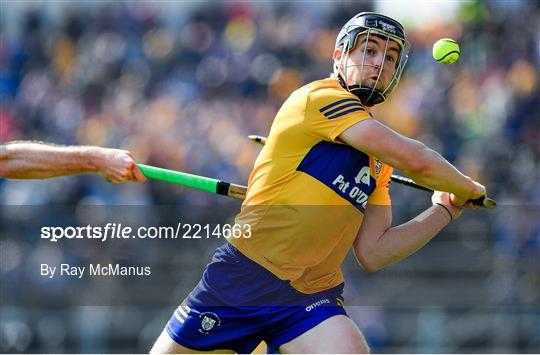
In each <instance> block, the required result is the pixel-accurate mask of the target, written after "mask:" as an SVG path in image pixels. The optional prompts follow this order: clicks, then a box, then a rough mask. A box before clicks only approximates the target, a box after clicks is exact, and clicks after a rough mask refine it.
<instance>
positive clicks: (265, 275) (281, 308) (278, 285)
mask: <svg viewBox="0 0 540 355" xmlns="http://www.w3.org/2000/svg"><path fill="white" fill-rule="evenodd" d="M343 286H344V285H343V284H341V285H339V286H336V287H334V288H331V289H329V290H325V291H323V292H319V293H315V294H304V293H301V292H299V291H297V290H296V289H294V288H293V287H292V286H291V285H290V284H289V282H288V281H283V280H280V279H279V278H277V277H276V276H275V275H274V274H272V273H271V272H269V271H268V270H266V269H265V268H264V267H262V266H260V265H259V264H257V263H255V262H254V261H252V260H250V259H249V258H247V257H246V256H244V255H243V254H242V253H240V251H238V250H237V249H236V248H234V247H233V246H232V245H231V244H229V243H226V244H225V245H222V246H220V247H219V248H217V249H216V251H215V253H214V256H213V258H212V261H211V262H210V263H209V264H208V265H207V266H206V269H205V270H204V274H203V276H202V279H201V281H200V282H199V284H198V285H197V287H195V289H194V290H193V291H192V292H191V293H190V295H189V296H188V297H187V298H186V299H185V300H184V302H182V304H180V306H179V307H178V308H177V309H176V310H175V312H174V314H173V316H172V317H171V319H170V320H169V322H168V323H167V327H166V330H167V333H168V334H169V336H170V337H171V338H172V339H173V340H174V341H176V342H177V343H178V344H181V345H183V346H185V347H188V348H190V349H193V350H202V351H204V350H216V349H227V350H234V351H236V352H238V353H244V354H245V353H250V352H252V351H253V350H254V349H255V348H256V347H257V345H258V344H259V343H260V342H261V341H263V340H264V341H265V342H266V343H267V345H268V352H269V353H271V352H275V351H277V349H278V348H279V346H281V345H283V344H285V343H287V342H289V341H291V340H293V339H294V338H296V337H298V336H299V335H301V334H302V333H304V332H306V331H307V330H309V329H311V328H313V327H315V326H316V325H317V324H319V323H321V322H322V321H324V320H325V319H328V318H330V317H333V316H335V315H340V314H343V315H347V314H346V312H345V309H344V308H343V297H342V292H343Z"/></svg>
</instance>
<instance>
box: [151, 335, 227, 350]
mask: <svg viewBox="0 0 540 355" xmlns="http://www.w3.org/2000/svg"><path fill="white" fill-rule="evenodd" d="M202 353H214V354H234V353H235V352H234V351H232V350H214V351H197V350H192V349H189V348H186V347H185V346H182V345H180V344H178V343H177V342H175V341H174V340H172V339H171V337H170V336H169V334H168V333H167V331H165V330H164V331H162V332H161V334H160V335H159V337H158V338H157V340H156V342H155V343H154V346H152V349H151V350H150V354H202Z"/></svg>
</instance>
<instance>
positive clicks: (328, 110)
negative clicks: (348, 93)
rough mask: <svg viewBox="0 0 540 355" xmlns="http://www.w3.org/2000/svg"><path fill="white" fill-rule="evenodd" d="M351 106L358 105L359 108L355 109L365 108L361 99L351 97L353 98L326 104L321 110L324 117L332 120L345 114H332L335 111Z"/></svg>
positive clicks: (361, 109)
mask: <svg viewBox="0 0 540 355" xmlns="http://www.w3.org/2000/svg"><path fill="white" fill-rule="evenodd" d="M348 102H349V103H348ZM346 103H348V104H346ZM351 106H355V107H357V109H355V110H354V111H363V110H364V108H363V107H362V104H361V103H360V101H359V100H358V99H352V98H351V99H342V100H338V101H336V102H333V103H331V104H329V105H326V106H324V107H323V108H321V109H320V110H319V111H320V112H321V113H322V114H323V115H324V117H326V118H328V119H330V120H331V119H333V118H337V117H340V116H343V115H341V114H338V115H334V116H332V115H333V114H334V113H336V112H338V111H341V110H343V109H345V108H347V107H351ZM354 111H350V112H354ZM350 112H348V113H350Z"/></svg>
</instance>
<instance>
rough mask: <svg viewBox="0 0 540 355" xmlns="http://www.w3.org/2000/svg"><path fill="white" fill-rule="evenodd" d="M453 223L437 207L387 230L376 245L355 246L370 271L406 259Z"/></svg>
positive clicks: (441, 208)
mask: <svg viewBox="0 0 540 355" xmlns="http://www.w3.org/2000/svg"><path fill="white" fill-rule="evenodd" d="M450 221H451V219H450V217H449V215H448V212H447V211H445V210H444V208H443V207H441V206H439V205H434V206H432V207H430V208H428V209H427V210H425V211H424V212H422V213H421V214H419V215H418V216H416V217H415V218H413V219H412V220H410V221H408V222H406V223H403V224H401V225H399V226H395V227H392V228H389V229H388V230H386V231H385V232H384V233H383V234H382V235H381V236H380V237H379V238H377V239H375V242H373V243H370V244H368V245H366V244H364V245H362V246H361V247H362V250H360V246H359V245H355V249H356V250H355V252H356V255H357V257H358V256H359V257H360V258H361V259H362V260H361V264H362V265H363V266H364V268H366V269H367V270H368V271H370V272H375V271H377V270H380V269H382V268H384V267H386V266H388V265H391V264H393V263H395V262H398V261H400V260H403V259H405V258H406V257H408V256H410V255H412V254H413V253H415V252H416V251H417V250H419V249H420V248H422V247H423V246H424V245H426V244H427V243H428V242H429V241H430V240H432V239H433V238H434V237H435V236H436V235H437V234H438V233H439V232H440V231H441V230H442V229H443V228H444V227H445V226H446V225H447V224H448V223H449V222H450Z"/></svg>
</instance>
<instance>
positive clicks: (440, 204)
mask: <svg viewBox="0 0 540 355" xmlns="http://www.w3.org/2000/svg"><path fill="white" fill-rule="evenodd" d="M435 204H436V205H439V206H441V207H442V208H444V209H445V210H446V212H448V215H449V216H450V222H452V221H453V220H454V217H452V213H450V210H449V209H448V207H446V206H445V205H443V204H442V203H438V202H436V203H435Z"/></svg>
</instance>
